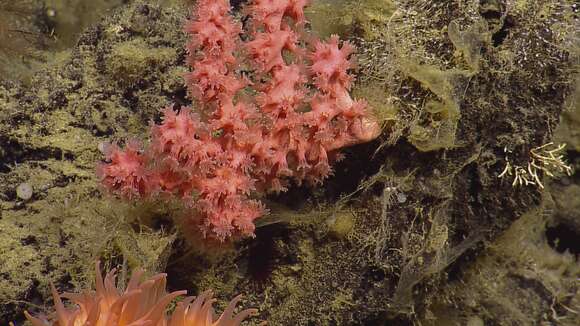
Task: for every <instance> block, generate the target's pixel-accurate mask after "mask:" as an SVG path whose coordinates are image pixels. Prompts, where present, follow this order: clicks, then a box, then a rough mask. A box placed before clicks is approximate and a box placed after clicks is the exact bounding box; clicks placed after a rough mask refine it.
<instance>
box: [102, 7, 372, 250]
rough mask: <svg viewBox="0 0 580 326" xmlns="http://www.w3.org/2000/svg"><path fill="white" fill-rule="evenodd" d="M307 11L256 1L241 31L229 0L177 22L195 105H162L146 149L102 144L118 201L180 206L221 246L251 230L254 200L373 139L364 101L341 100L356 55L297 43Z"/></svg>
mask: <svg viewBox="0 0 580 326" xmlns="http://www.w3.org/2000/svg"><path fill="white" fill-rule="evenodd" d="M306 3H307V0H278V1H276V0H255V1H253V2H251V3H250V4H249V5H247V7H246V11H245V13H246V14H247V15H248V18H249V19H248V22H247V23H246V25H247V28H246V31H244V30H243V29H242V25H241V23H240V22H238V21H236V20H235V19H234V18H233V17H232V15H231V14H230V4H229V1H227V0H201V1H198V4H197V6H196V8H195V10H194V13H193V17H192V18H191V20H189V21H187V23H186V25H185V32H186V33H187V34H188V35H189V36H190V39H189V42H188V43H187V51H188V57H187V64H188V65H189V67H190V68H191V72H190V73H188V74H187V75H186V76H185V80H186V85H187V88H188V91H189V95H190V96H191V97H192V99H194V102H195V104H197V105H196V109H195V110H194V109H192V108H189V107H183V108H181V109H180V110H179V111H178V112H176V111H174V110H173V109H172V108H167V109H165V111H164V117H163V122H162V123H161V124H160V125H153V126H152V127H151V143H150V144H149V145H148V146H146V147H145V148H142V147H141V146H140V145H139V144H137V143H136V142H128V144H127V146H126V147H125V148H124V149H120V148H118V147H117V146H115V145H110V146H108V148H107V149H106V162H105V163H102V164H101V165H100V166H99V167H98V175H99V176H100V178H101V181H102V183H103V185H104V186H105V187H106V188H107V189H108V190H109V191H110V192H111V193H113V194H116V195H119V196H122V197H124V198H127V199H136V198H157V197H164V198H168V197H170V198H171V197H177V198H180V199H182V200H183V201H184V202H185V203H186V205H187V207H189V208H190V210H189V211H190V212H191V213H190V218H189V219H188V221H189V223H190V224H192V225H195V226H196V227H198V228H199V229H200V230H201V232H202V234H203V235H204V236H205V237H206V238H207V237H209V238H213V239H217V240H219V241H224V240H226V239H230V238H231V237H244V236H252V235H253V234H254V223H253V221H254V220H255V219H256V218H258V217H260V216H262V215H263V214H264V213H265V208H264V206H263V205H262V203H260V202H259V201H257V200H255V199H251V197H252V195H251V194H252V193H264V192H281V191H285V190H286V189H287V186H288V184H289V182H290V181H291V180H293V181H294V182H296V183H298V184H300V183H302V182H306V183H308V184H318V183H321V182H322V181H323V180H324V179H325V178H326V177H328V176H329V174H331V172H332V170H331V163H332V162H333V161H336V160H337V159H339V158H340V154H339V153H338V150H339V149H340V148H342V147H345V146H349V145H353V144H356V143H361V142H366V141H369V140H372V139H373V138H376V137H377V136H378V134H379V133H380V128H379V126H378V124H377V122H376V121H375V120H373V119H372V118H371V117H370V116H369V113H368V110H367V104H366V102H364V101H361V100H353V99H352V98H351V96H350V95H349V89H350V87H351V84H352V81H353V76H352V75H350V74H349V73H348V70H349V69H350V68H351V66H352V64H351V62H350V60H349V57H350V56H351V54H352V53H353V50H354V49H353V47H352V46H351V45H350V44H348V43H346V42H345V43H342V45H340V44H339V43H340V42H339V39H338V36H332V37H331V38H330V39H329V40H328V41H326V42H323V41H319V40H313V41H309V42H306V39H307V38H308V39H309V40H311V39H313V36H312V35H309V34H307V32H305V29H304V25H305V23H306V21H305V18H304V7H305V5H306ZM242 36H244V37H242ZM194 198H195V199H194Z"/></svg>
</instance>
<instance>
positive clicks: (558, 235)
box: [546, 223, 580, 256]
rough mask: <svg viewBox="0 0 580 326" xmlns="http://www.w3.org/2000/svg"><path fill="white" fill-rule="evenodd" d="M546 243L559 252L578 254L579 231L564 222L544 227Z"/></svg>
mask: <svg viewBox="0 0 580 326" xmlns="http://www.w3.org/2000/svg"><path fill="white" fill-rule="evenodd" d="M546 238H547V239H548V244H549V245H550V247H552V248H553V249H554V250H556V251H557V252H559V253H564V252H566V251H568V252H570V253H572V254H574V255H576V256H578V255H579V254H580V241H578V239H580V233H578V232H577V231H576V230H574V229H573V228H572V227H570V226H569V225H567V224H565V223H560V224H557V225H555V226H552V227H548V228H546Z"/></svg>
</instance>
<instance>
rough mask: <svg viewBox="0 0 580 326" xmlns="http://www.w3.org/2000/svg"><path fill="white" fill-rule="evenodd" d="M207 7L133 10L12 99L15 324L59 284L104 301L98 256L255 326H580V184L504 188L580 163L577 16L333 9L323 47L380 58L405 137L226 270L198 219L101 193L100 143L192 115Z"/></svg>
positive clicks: (363, 6)
mask: <svg viewBox="0 0 580 326" xmlns="http://www.w3.org/2000/svg"><path fill="white" fill-rule="evenodd" d="M235 5H236V6H237V5H238V2H235ZM185 8H186V7H185V6H184V5H183V4H175V1H172V2H167V4H166V5H163V6H159V5H153V4H151V3H148V2H146V1H135V2H131V3H128V4H125V5H123V6H121V7H120V8H119V9H118V10H117V11H116V13H115V14H113V15H108V17H107V18H105V19H104V20H103V21H102V22H101V23H98V24H96V25H94V26H92V27H90V28H89V29H88V30H86V31H85V32H84V33H83V34H82V35H81V37H80V39H79V40H78V42H77V44H76V45H75V46H74V47H73V48H72V49H71V50H70V52H67V53H66V54H65V55H60V56H59V57H58V60H55V61H53V62H51V63H49V64H46V65H45V67H44V68H43V70H42V71H41V73H38V74H36V75H35V77H33V78H32V80H31V82H30V83H29V85H28V84H19V83H18V82H15V81H11V82H9V81H2V83H0V180H1V181H0V233H1V234H2V236H3V241H2V242H1V243H0V257H1V258H2V261H5V262H7V263H4V264H0V303H1V304H0V324H5V323H6V322H8V321H15V322H16V324H21V322H22V320H23V317H22V314H21V312H22V311H23V310H24V309H27V310H29V311H33V312H38V311H43V309H45V304H46V307H47V306H48V304H49V303H50V296H49V291H48V284H49V281H53V282H55V283H56V285H57V287H58V288H59V289H60V290H61V291H64V290H72V289H73V288H81V287H83V286H84V285H86V284H87V282H88V281H87V280H90V279H92V275H91V273H92V271H91V269H92V268H91V267H92V266H93V261H94V259H96V258H97V257H100V258H101V259H102V260H103V261H105V262H107V264H109V265H121V266H125V267H127V268H128V267H134V266H138V265H140V266H144V267H145V268H146V269H147V270H148V271H149V272H150V273H154V272H157V271H161V270H165V271H166V272H168V273H169V277H168V283H169V285H170V287H172V288H173V289H188V290H189V292H190V293H193V294H195V293H197V291H198V290H199V289H206V288H212V289H213V290H214V292H215V293H216V294H217V296H218V297H219V298H230V297H233V296H234V295H235V294H237V293H244V294H245V297H244V300H243V302H242V305H243V306H244V307H257V308H258V309H259V310H260V316H259V318H255V319H254V320H252V322H255V323H257V322H259V320H268V321H269V323H270V324H271V325H380V324H384V323H387V324H388V325H408V324H412V323H416V322H420V323H422V324H425V325H453V324H465V323H468V322H469V323H470V325H478V324H485V325H488V324H489V325H518V324H536V323H540V322H543V321H545V322H550V323H559V324H562V325H576V324H578V322H579V318H580V317H579V315H578V312H579V311H580V295H579V294H578V293H579V291H578V283H577V279H578V277H580V265H579V263H578V254H579V253H580V248H579V247H578V243H577V240H575V239H578V237H579V236H580V222H579V221H580V213H579V211H580V208H579V207H580V204H579V199H578V198H580V197H579V195H578V194H579V193H580V190H579V189H580V179H579V178H578V174H573V175H571V176H558V178H556V179H551V180H552V181H550V180H548V179H544V185H545V186H546V188H545V189H543V190H541V189H539V188H538V187H536V186H532V185H530V186H520V187H512V185H511V183H512V180H511V178H499V177H498V176H499V175H500V173H501V172H502V171H503V169H504V168H505V166H506V159H507V157H508V155H509V161H510V162H511V163H512V164H516V165H521V166H526V165H527V163H528V162H529V161H530V150H531V149H533V148H535V147H538V146H541V145H543V144H545V143H548V142H550V141H554V142H557V143H567V144H568V147H567V151H566V152H565V154H566V155H567V157H568V161H569V162H570V165H572V166H573V167H574V168H575V170H577V169H578V168H579V167H580V156H579V155H578V153H579V147H578V134H577V130H579V129H580V125H579V121H580V119H578V95H577V94H578V76H577V75H575V72H576V71H577V65H578V53H579V51H578V48H577V45H576V44H574V43H573V41H574V38H573V37H574V35H573V31H574V21H575V19H576V20H577V15H578V13H577V11H578V8H577V5H574V4H573V2H572V1H539V0H536V1H523V0H516V1H502V0H497V1H492V0H482V1H445V2H441V1H434V0H433V1H429V0H405V1H390V0H366V1H339V2H337V1H330V0H321V1H313V5H312V6H311V7H310V10H309V13H308V15H309V20H310V21H312V26H311V27H312V28H313V29H314V30H315V31H318V32H319V33H320V34H321V35H322V36H327V35H328V34H330V33H340V34H341V37H343V38H349V39H352V40H353V41H355V42H356V43H357V44H358V48H359V63H358V70H359V71H358V76H359V77H358V81H357V85H356V87H355V89H354V93H355V94H356V96H360V97H365V98H367V99H368V100H369V102H370V103H371V105H372V107H373V108H374V110H375V113H376V115H377V116H378V117H379V118H380V119H381V120H382V121H384V123H385V129H384V133H383V136H382V137H381V139H379V140H377V141H375V142H373V143H371V144H365V145H359V146H357V147H353V148H351V149H350V150H349V151H348V152H347V153H345V154H346V159H345V160H344V161H343V162H341V163H340V164H339V165H338V166H337V167H336V170H335V175H334V177H333V178H331V179H330V180H328V182H326V183H325V185H324V186H322V187H320V188H316V189H309V188H298V187H295V188H293V189H291V190H290V191H289V193H287V194H284V195H282V196H278V197H271V198H268V199H267V200H268V201H269V202H268V206H269V207H270V208H271V213H270V215H269V216H266V217H264V218H263V219H262V220H261V221H259V222H258V223H257V229H256V238H254V239H250V240H246V241H244V242H242V243H237V244H235V245H233V246H232V248H228V249H220V250H219V254H216V252H218V250H217V249H216V248H212V247H211V246H205V247H204V244H203V243H201V244H194V249H195V250H191V248H190V247H189V246H190V245H189V244H188V243H191V242H192V241H185V240H184V237H183V234H182V233H180V232H179V230H176V228H175V227H174V225H175V224H176V223H174V221H175V219H179V217H180V207H179V205H171V204H166V205H157V204H156V203H152V204H148V203H146V204H142V205H138V206H132V205H126V204H121V203H118V202H116V201H114V200H113V199H111V198H107V197H104V198H101V195H100V192H99V191H98V189H97V186H96V177H95V175H94V167H95V162H97V161H98V160H99V159H100V158H102V154H101V153H100V152H99V149H98V147H99V146H98V145H99V143H101V142H103V141H111V140H113V141H115V140H120V139H126V138H127V137H131V136H137V137H141V136H142V135H145V134H146V133H145V130H146V128H147V125H148V121H149V120H151V119H153V120H156V119H158V118H159V116H160V115H161V111H160V109H161V108H163V107H165V106H167V105H168V104H170V103H177V104H180V105H182V104H189V100H188V99H187V98H186V92H185V88H184V86H183V80H182V75H183V73H184V72H185V70H186V69H185V68H184V59H185V51H184V48H183V45H184V41H185V36H184V35H183V34H182V32H181V30H182V24H183V21H184V19H185V17H186V15H187V12H188V10H187V9H185ZM236 8H237V7H236ZM329 13H332V14H329ZM506 150H507V151H508V152H507V153H506ZM23 182H25V183H28V184H30V185H31V186H32V187H33V197H32V198H31V199H30V200H28V201H22V200H21V199H19V198H18V197H17V196H16V187H18V185H20V184H21V183H23ZM189 240H191V239H189ZM200 247H204V248H201V249H204V250H205V251H204V250H201V249H200ZM170 290H171V289H170ZM514 297H516V298H517V299H516V300H514V299H513V298H514ZM219 304H221V305H222V307H220V308H223V306H224V305H225V302H224V301H220V302H219Z"/></svg>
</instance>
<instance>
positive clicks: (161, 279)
mask: <svg viewBox="0 0 580 326" xmlns="http://www.w3.org/2000/svg"><path fill="white" fill-rule="evenodd" d="M96 270H97V277H96V291H95V292H92V291H91V292H84V293H80V294H77V293H65V294H63V295H62V296H60V295H59V294H58V292H57V291H56V289H55V287H54V286H51V290H52V296H53V298H54V304H55V309H56V316H55V317H54V318H53V319H54V321H53V322H52V323H50V322H49V321H47V320H44V319H40V318H35V317H32V316H31V315H30V314H29V313H28V312H24V314H25V316H26V318H27V319H28V320H29V321H30V322H31V323H32V325H33V326H48V325H52V326H57V325H58V326H85V325H91V326H236V325H239V324H240V323H241V322H242V321H243V320H244V319H245V318H247V317H248V316H250V315H252V314H254V313H255V312H256V311H257V310H256V309H246V310H243V311H241V312H240V313H238V314H236V315H234V314H233V311H234V309H235V306H236V303H237V302H238V301H239V300H240V296H237V297H236V298H234V299H233V300H232V301H231V302H230V304H229V305H228V307H227V308H226V310H225V311H224V313H223V314H222V315H221V316H220V317H219V318H218V319H217V320H216V321H214V312H213V307H212V304H213V302H214V301H215V300H214V299H212V293H211V292H210V291H206V292H204V293H202V294H201V295H199V296H198V297H197V298H193V297H188V298H186V299H185V300H183V301H182V302H180V303H179V304H178V305H177V308H176V309H175V311H174V313H173V314H171V315H170V316H167V315H166V313H165V308H166V307H167V305H168V304H169V303H170V302H171V301H172V300H173V299H175V298H176V297H178V296H180V295H184V294H186V291H175V292H172V293H167V292H166V290H165V284H166V276H167V275H166V274H157V275H155V276H153V277H152V278H150V279H148V280H146V281H143V282H140V278H141V276H142V275H143V271H142V270H141V269H137V270H136V271H134V272H133V274H132V275H131V278H130V280H129V283H128V284H127V287H126V289H125V290H124V291H121V290H119V289H118V288H117V287H116V286H115V279H116V272H115V269H113V270H111V271H110V272H109V273H107V275H106V276H105V279H104V280H103V278H102V276H101V274H100V268H99V263H98V262H97V264H96ZM61 297H62V298H67V299H69V300H71V301H72V302H74V303H75V304H76V306H75V307H72V308H69V309H67V308H65V306H64V304H63V302H62V299H61Z"/></svg>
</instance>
